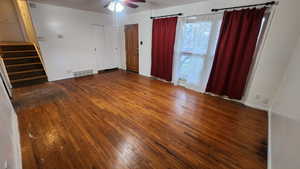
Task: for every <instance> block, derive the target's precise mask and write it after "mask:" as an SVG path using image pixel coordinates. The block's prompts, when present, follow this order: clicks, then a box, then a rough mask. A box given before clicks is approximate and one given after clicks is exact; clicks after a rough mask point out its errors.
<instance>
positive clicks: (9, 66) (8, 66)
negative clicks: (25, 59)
mask: <svg viewBox="0 0 300 169" xmlns="http://www.w3.org/2000/svg"><path fill="white" fill-rule="evenodd" d="M41 64H42V63H41V62H32V63H22V64H14V65H6V67H7V68H11V67H21V66H31V65H41Z"/></svg>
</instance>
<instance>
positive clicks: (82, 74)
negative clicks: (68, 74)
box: [73, 69, 93, 77]
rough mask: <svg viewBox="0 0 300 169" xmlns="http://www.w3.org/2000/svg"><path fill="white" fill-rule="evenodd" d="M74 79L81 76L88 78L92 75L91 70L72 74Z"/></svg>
mask: <svg viewBox="0 0 300 169" xmlns="http://www.w3.org/2000/svg"><path fill="white" fill-rule="evenodd" d="M73 75H74V77H83V76H89V75H93V70H92V69H90V70H84V71H78V72H74V73H73Z"/></svg>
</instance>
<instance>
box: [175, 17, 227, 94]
mask: <svg viewBox="0 0 300 169" xmlns="http://www.w3.org/2000/svg"><path fill="white" fill-rule="evenodd" d="M221 19H222V17H221V15H218V16H217V15H211V16H200V17H196V18H195V19H193V20H186V21H184V22H183V23H181V24H180V31H179V32H180V33H179V34H180V35H178V37H179V38H177V40H178V41H180V45H177V47H176V48H177V55H178V56H177V57H176V56H175V59H177V61H178V62H177V63H176V64H175V65H176V68H175V70H176V71H175V74H176V75H175V76H176V77H175V78H174V79H175V80H177V82H175V84H179V85H182V86H185V87H187V88H192V89H194V90H197V91H202V90H203V89H202V88H203V86H204V85H202V83H205V82H206V81H207V80H205V79H208V76H209V72H210V70H209V71H208V73H206V72H207V69H211V65H212V63H211V62H212V61H213V59H212V57H213V55H214V51H215V48H216V44H217V39H218V35H219V30H220V26H221ZM207 74H208V75H207Z"/></svg>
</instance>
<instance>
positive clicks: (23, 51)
mask: <svg viewBox="0 0 300 169" xmlns="http://www.w3.org/2000/svg"><path fill="white" fill-rule="evenodd" d="M28 52H36V51H35V50H15V51H0V54H8V53H28Z"/></svg>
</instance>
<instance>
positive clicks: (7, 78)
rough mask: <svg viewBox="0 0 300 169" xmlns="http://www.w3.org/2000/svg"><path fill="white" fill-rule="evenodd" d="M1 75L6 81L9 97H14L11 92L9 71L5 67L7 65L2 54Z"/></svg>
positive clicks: (0, 58) (0, 57)
mask: <svg viewBox="0 0 300 169" xmlns="http://www.w3.org/2000/svg"><path fill="white" fill-rule="evenodd" d="M0 75H1V77H2V78H3V81H4V84H5V87H6V89H7V92H8V95H9V96H10V97H12V91H11V89H12V85H11V83H10V80H9V77H8V73H7V70H6V67H5V64H4V61H3V58H2V56H1V54H0Z"/></svg>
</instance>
